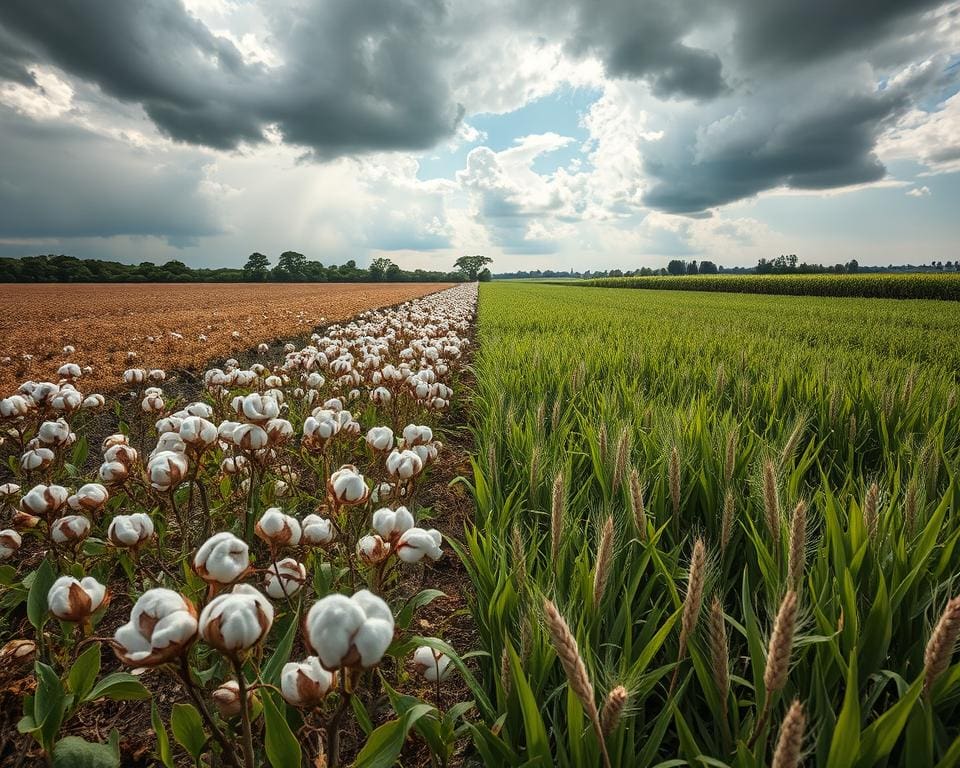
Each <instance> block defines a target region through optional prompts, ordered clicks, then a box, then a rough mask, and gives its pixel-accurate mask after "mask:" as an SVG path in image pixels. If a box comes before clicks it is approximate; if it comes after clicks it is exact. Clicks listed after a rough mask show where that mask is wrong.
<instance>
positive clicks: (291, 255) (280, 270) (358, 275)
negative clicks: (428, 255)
mask: <svg viewBox="0 0 960 768" xmlns="http://www.w3.org/2000/svg"><path fill="white" fill-rule="evenodd" d="M256 257H259V258H256ZM383 262H387V264H388V265H389V266H384V264H383ZM380 268H382V271H378V270H379V269H380ZM463 279H464V277H463V275H462V274H461V273H460V272H456V271H450V272H433V271H426V270H422V269H416V270H412V271H407V270H402V269H400V268H399V267H397V265H396V264H392V262H389V261H388V260H386V259H379V260H377V261H375V262H374V266H373V267H372V268H371V269H364V268H361V267H358V266H357V265H356V262H354V261H348V262H347V263H346V264H342V265H340V266H337V265H335V264H331V265H329V266H324V265H323V264H321V263H320V262H318V261H308V260H307V258H306V257H305V256H303V255H302V254H299V253H296V252H295V251H285V252H284V253H282V254H281V255H280V258H279V260H278V263H277V265H276V266H274V267H273V268H272V269H271V268H270V266H269V260H268V259H267V257H266V256H263V254H259V253H254V254H251V256H250V257H249V258H248V259H247V267H246V268H235V269H234V268H226V267H224V268H220V269H203V268H198V269H195V268H193V267H188V266H187V265H186V264H184V263H183V262H181V261H168V262H166V263H165V264H154V263H152V262H149V261H144V262H141V263H140V264H121V263H119V262H116V261H106V260H103V259H78V258H76V257H75V256H64V255H60V256H56V255H53V254H50V255H41V256H24V257H22V258H17V259H15V258H0V282H6V283H208V282H209V283H240V282H306V283H315V282H319V283H351V282H352V283H362V282H371V281H372V282H424V283H427V282H458V281H461V280H463Z"/></svg>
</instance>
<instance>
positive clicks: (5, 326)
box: [0, 283, 449, 392]
mask: <svg viewBox="0 0 960 768" xmlns="http://www.w3.org/2000/svg"><path fill="white" fill-rule="evenodd" d="M447 287H449V286H448V285H447V284H445V283H390V284H381V285H378V284H369V283H291V284H263V283H216V284H204V283H188V284H177V283H164V284H139V283H130V284H122V283H121V284H103V283H99V284H81V285H70V284H42V285H40V284H38V285H0V361H2V362H0V391H3V392H8V391H13V389H15V388H16V386H17V384H19V383H20V382H21V381H24V380H25V379H31V378H40V379H45V378H49V376H50V370H51V366H52V367H53V369H54V370H55V369H56V366H55V365H53V363H52V362H51V361H53V360H55V359H56V360H59V359H60V358H62V356H63V347H64V346H66V345H71V346H73V347H75V348H76V353H75V354H72V355H70V360H71V361H73V362H76V363H78V364H79V365H82V366H86V365H89V366H92V368H93V371H92V373H90V374H89V375H86V376H84V383H85V384H86V385H87V388H88V389H89V390H90V391H101V390H106V389H111V388H114V387H116V386H117V384H118V382H119V381H120V377H121V376H122V374H123V371H124V370H125V369H126V368H129V367H130V365H131V364H133V363H131V362H130V361H128V359H127V353H128V352H135V353H136V354H137V357H136V358H135V364H136V365H137V366H139V367H144V368H154V367H156V368H164V369H166V370H172V369H177V368H188V369H195V370H199V369H201V368H202V366H203V364H204V363H206V362H207V361H209V360H211V359H213V358H216V357H222V356H225V355H228V354H232V353H235V352H238V351H240V350H242V349H248V348H250V347H252V346H256V345H257V344H258V343H260V342H262V341H270V340H271V339H276V338H279V337H285V336H290V335H292V334H295V335H301V334H305V333H308V332H310V331H312V330H313V328H314V327H315V326H317V325H319V324H320V323H322V322H324V320H326V321H336V320H344V319H346V318H348V317H351V316H353V315H355V314H356V313H357V312H360V311H362V310H365V309H372V308H376V307H384V306H389V305H392V304H397V303H400V302H403V301H406V300H408V299H412V298H415V297H417V296H423V295H425V294H428V293H433V292H434V291H439V290H442V289H443V288H447ZM234 332H237V333H239V337H235V336H234V335H233V334H234ZM201 337H205V340H204V339H202V338H201ZM25 355H28V356H30V357H29V358H27V357H25ZM8 358H9V359H8Z"/></svg>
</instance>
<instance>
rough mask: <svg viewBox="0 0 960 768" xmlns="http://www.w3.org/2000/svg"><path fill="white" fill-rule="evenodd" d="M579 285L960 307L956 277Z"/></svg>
mask: <svg viewBox="0 0 960 768" xmlns="http://www.w3.org/2000/svg"><path fill="white" fill-rule="evenodd" d="M578 285H589V286H595V287H598V288H647V289H652V290H658V291H719V292H724V293H769V294H783V295H792V296H859V297H863V298H874V299H943V300H946V301H960V273H957V272H952V273H951V272H946V273H939V274H928V273H916V274H905V275H901V274H863V275H683V276H677V277H674V276H663V277H661V276H656V277H603V278H597V279H595V280H584V281H581V282H579V283H578Z"/></svg>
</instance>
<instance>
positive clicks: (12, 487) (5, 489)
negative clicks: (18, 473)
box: [0, 483, 20, 499]
mask: <svg viewBox="0 0 960 768" xmlns="http://www.w3.org/2000/svg"><path fill="white" fill-rule="evenodd" d="M18 493H20V486H19V485H18V484H17V483H2V484H0V499H10V498H12V497H14V496H16V495H17V494H18Z"/></svg>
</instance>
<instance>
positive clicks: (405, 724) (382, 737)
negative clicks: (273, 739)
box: [276, 704, 434, 768]
mask: <svg viewBox="0 0 960 768" xmlns="http://www.w3.org/2000/svg"><path fill="white" fill-rule="evenodd" d="M433 711H434V707H433V706H431V705H430V704H417V705H416V706H413V707H410V709H408V710H407V711H406V712H404V713H403V715H402V716H401V717H399V718H398V719H396V720H391V721H390V722H389V723H384V724H383V725H381V726H380V727H379V728H377V729H376V730H375V731H374V732H373V733H371V734H370V738H369V739H367V743H366V744H365V745H364V747H363V749H361V750H360V754H359V755H357V760H356V762H355V763H354V764H353V766H354V768H390V766H392V765H393V764H394V763H395V762H396V761H397V758H398V757H399V756H400V751H401V750H402V749H403V744H404V742H405V741H406V740H407V734H409V733H410V729H411V728H412V727H413V726H414V725H415V724H416V722H417V720H419V719H420V718H421V717H423V716H424V715H426V714H427V713H429V712H433ZM276 768H279V766H277V767H276Z"/></svg>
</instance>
